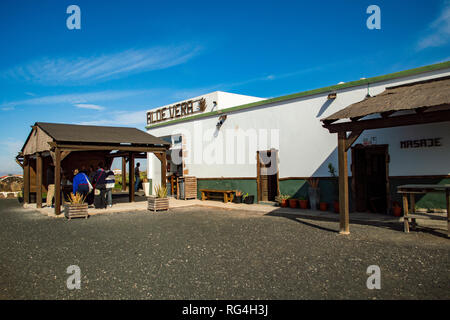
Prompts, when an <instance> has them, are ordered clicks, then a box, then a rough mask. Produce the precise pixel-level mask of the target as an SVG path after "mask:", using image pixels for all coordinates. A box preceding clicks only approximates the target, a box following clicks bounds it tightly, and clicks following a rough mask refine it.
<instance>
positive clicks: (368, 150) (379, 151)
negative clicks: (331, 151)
mask: <svg viewBox="0 0 450 320" xmlns="http://www.w3.org/2000/svg"><path fill="white" fill-rule="evenodd" d="M388 167H389V154H388V146H387V145H375V146H355V147H354V148H352V171H353V173H352V174H353V180H354V181H352V186H353V191H354V203H355V209H356V211H358V212H367V211H369V212H380V213H381V212H383V213H387V212H388V210H389V203H390V190H389V169H388Z"/></svg>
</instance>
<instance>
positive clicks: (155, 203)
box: [147, 196, 169, 212]
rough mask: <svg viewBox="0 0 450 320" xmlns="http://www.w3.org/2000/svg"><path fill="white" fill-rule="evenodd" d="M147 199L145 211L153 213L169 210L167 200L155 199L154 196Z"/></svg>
mask: <svg viewBox="0 0 450 320" xmlns="http://www.w3.org/2000/svg"><path fill="white" fill-rule="evenodd" d="M147 199H148V207H147V209H148V210H150V211H153V212H156V211H160V210H169V198H168V197H166V198H157V197H155V196H150V197H148V198H147Z"/></svg>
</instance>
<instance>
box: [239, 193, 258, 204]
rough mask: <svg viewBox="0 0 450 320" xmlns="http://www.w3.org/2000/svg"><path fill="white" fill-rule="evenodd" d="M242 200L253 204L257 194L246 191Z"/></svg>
mask: <svg viewBox="0 0 450 320" xmlns="http://www.w3.org/2000/svg"><path fill="white" fill-rule="evenodd" d="M242 201H243V202H244V203H246V204H252V203H253V202H254V201H255V196H251V195H249V194H248V193H246V194H245V195H244V196H243V197H242Z"/></svg>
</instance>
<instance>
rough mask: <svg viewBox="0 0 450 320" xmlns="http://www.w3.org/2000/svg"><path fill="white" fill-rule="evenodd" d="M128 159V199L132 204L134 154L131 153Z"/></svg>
mask: <svg viewBox="0 0 450 320" xmlns="http://www.w3.org/2000/svg"><path fill="white" fill-rule="evenodd" d="M128 159H129V160H128V161H129V162H128V169H129V172H128V175H129V178H128V181H129V183H128V197H129V201H130V202H134V157H133V153H132V152H130V155H129V156H128Z"/></svg>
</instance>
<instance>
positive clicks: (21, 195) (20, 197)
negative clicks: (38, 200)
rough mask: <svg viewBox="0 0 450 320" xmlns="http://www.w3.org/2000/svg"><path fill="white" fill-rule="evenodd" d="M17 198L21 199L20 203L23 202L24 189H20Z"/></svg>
mask: <svg viewBox="0 0 450 320" xmlns="http://www.w3.org/2000/svg"><path fill="white" fill-rule="evenodd" d="M17 200H18V201H19V203H23V191H19V192H18V193H17Z"/></svg>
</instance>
